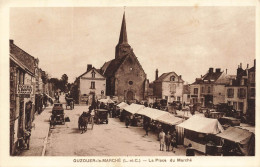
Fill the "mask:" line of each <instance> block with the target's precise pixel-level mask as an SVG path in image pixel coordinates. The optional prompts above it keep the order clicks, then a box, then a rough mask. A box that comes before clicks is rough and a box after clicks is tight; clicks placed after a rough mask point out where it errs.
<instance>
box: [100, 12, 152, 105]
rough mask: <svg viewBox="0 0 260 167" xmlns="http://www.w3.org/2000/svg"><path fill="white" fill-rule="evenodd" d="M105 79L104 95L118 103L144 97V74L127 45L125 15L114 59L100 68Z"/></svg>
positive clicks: (145, 81)
mask: <svg viewBox="0 0 260 167" xmlns="http://www.w3.org/2000/svg"><path fill="white" fill-rule="evenodd" d="M101 71H102V74H103V75H104V76H105V77H106V95H107V96H116V97H118V101H134V100H138V101H141V100H143V99H145V96H146V94H147V93H146V92H145V91H146V90H148V89H146V86H148V85H149V84H147V80H146V73H145V72H144V70H143V68H142V66H141V64H140V63H139V61H138V59H137V57H136V56H135V54H134V52H133V49H132V48H131V46H130V45H129V44H128V40H127V32H126V22H125V14H124V15H123V20H122V25H121V31H120V37H119V41H118V44H117V46H116V49H115V59H113V60H110V61H108V62H105V63H104V65H103V66H102V67H101Z"/></svg>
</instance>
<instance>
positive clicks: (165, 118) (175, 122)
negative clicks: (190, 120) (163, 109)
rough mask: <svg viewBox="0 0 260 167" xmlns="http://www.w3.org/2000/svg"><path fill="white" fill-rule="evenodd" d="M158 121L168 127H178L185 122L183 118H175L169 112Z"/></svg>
mask: <svg viewBox="0 0 260 167" xmlns="http://www.w3.org/2000/svg"><path fill="white" fill-rule="evenodd" d="M156 120H157V121H159V122H162V123H165V124H168V125H178V124H180V123H182V122H183V121H184V120H183V119H182V118H179V117H175V116H174V115H173V114H170V113H168V112H167V113H165V114H164V115H162V116H160V117H158V118H157V119H156Z"/></svg>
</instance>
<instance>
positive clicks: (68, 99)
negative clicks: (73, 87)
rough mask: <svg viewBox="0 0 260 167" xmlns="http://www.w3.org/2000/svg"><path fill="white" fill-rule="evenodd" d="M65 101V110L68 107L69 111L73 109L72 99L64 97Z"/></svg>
mask: <svg viewBox="0 0 260 167" xmlns="http://www.w3.org/2000/svg"><path fill="white" fill-rule="evenodd" d="M65 100H66V109H67V107H68V106H69V107H70V109H71V110H72V109H74V100H73V98H69V97H66V98H65Z"/></svg>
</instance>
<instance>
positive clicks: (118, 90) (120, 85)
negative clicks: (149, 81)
mask: <svg viewBox="0 0 260 167" xmlns="http://www.w3.org/2000/svg"><path fill="white" fill-rule="evenodd" d="M145 80H146V74H145V73H144V71H143V69H142V67H141V66H140V65H139V64H138V62H137V60H136V58H135V57H134V56H129V57H128V58H126V60H125V61H124V62H123V63H122V65H121V66H120V67H119V69H118V70H117V72H116V74H115V96H118V98H119V101H124V100H127V92H128V91H132V92H133V94H134V97H133V98H134V99H136V100H138V101H141V100H143V99H144V85H145Z"/></svg>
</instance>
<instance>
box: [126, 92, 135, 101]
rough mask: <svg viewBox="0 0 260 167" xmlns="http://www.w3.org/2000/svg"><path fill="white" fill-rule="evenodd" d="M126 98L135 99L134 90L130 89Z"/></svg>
mask: <svg viewBox="0 0 260 167" xmlns="http://www.w3.org/2000/svg"><path fill="white" fill-rule="evenodd" d="M126 100H127V101H129V100H134V93H133V92H132V91H128V92H127V94H126Z"/></svg>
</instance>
